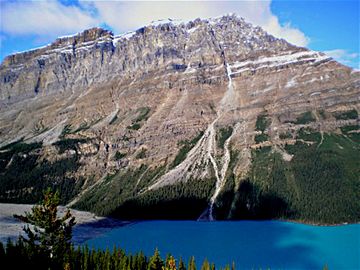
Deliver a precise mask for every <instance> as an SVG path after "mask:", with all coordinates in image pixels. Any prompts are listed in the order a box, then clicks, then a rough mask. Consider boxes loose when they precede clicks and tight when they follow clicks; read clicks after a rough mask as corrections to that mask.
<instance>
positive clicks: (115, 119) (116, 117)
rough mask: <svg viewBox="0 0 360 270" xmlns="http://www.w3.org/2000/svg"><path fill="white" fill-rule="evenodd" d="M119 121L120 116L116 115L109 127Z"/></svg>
mask: <svg viewBox="0 0 360 270" xmlns="http://www.w3.org/2000/svg"><path fill="white" fill-rule="evenodd" d="M117 120H118V116H117V114H115V116H114V117H113V118H112V119H111V120H110V122H109V125H113V124H115V123H116V121H117Z"/></svg>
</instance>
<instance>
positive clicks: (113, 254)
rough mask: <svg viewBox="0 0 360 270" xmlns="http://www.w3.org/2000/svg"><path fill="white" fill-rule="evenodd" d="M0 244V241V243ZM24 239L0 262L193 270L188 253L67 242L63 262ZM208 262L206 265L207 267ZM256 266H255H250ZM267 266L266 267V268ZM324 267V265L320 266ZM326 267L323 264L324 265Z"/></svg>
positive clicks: (42, 268) (41, 268)
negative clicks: (180, 255) (130, 251)
mask: <svg viewBox="0 0 360 270" xmlns="http://www.w3.org/2000/svg"><path fill="white" fill-rule="evenodd" d="M0 245H1V243H0ZM33 251H34V249H31V248H30V246H29V245H28V244H27V243H24V242H23V241H22V240H21V239H19V240H17V241H16V242H15V243H13V242H8V243H7V244H6V246H5V248H3V255H1V254H0V259H1V264H2V266H11V269H37V270H49V269H51V270H60V269H74V270H93V269H99V270H100V269H101V270H103V269H111V270H115V269H116V270H149V269H156V270H175V269H178V270H186V269H188V270H196V269H197V268H196V263H195V258H194V257H191V258H190V259H189V261H188V263H187V265H188V268H186V266H185V264H186V262H184V261H183V260H182V258H180V259H179V262H178V264H177V265H176V261H177V260H175V259H174V257H172V256H171V255H168V256H167V258H166V264H165V265H164V264H163V262H164V259H163V258H162V257H161V256H160V254H159V252H158V251H157V250H156V251H155V254H154V255H153V256H152V257H150V258H148V257H146V256H145V255H144V254H143V253H142V252H138V253H135V254H126V253H125V252H124V250H122V249H120V248H117V247H114V248H113V249H112V250H111V251H110V250H109V249H106V250H100V249H89V248H88V246H81V247H77V248H75V247H74V246H72V245H71V246H70V249H69V250H68V251H67V252H66V253H64V254H63V255H64V258H67V259H66V262H65V263H61V262H55V261H52V262H51V261H49V260H47V259H46V256H44V254H43V253H42V252H40V251H38V250H37V251H36V252H33ZM208 266H209V267H208ZM201 269H204V270H206V269H211V270H215V265H214V264H213V263H211V264H210V263H209V262H208V261H207V260H206V261H204V263H203V267H202V268H201ZM216 269H228V270H230V269H231V270H235V266H234V265H233V266H232V267H231V268H230V265H227V266H226V267H225V268H221V267H220V268H216ZM254 269H256V268H254ZM267 269H268V268H267ZM324 269H325V268H324ZM326 269H327V268H326Z"/></svg>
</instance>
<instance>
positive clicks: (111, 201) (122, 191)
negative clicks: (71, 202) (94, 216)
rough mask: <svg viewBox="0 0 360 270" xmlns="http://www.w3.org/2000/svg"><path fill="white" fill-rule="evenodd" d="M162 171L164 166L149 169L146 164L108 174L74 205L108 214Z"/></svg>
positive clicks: (100, 213)
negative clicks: (102, 181) (100, 183)
mask: <svg viewBox="0 0 360 270" xmlns="http://www.w3.org/2000/svg"><path fill="white" fill-rule="evenodd" d="M164 172H165V166H157V167H154V168H152V169H150V168H148V166H146V165H141V166H140V167H138V168H137V169H135V170H121V171H119V172H117V173H115V174H113V175H109V176H108V177H107V179H106V180H105V181H104V184H103V185H100V186H97V187H96V188H94V189H90V190H89V191H88V192H87V193H86V194H84V195H83V196H82V198H81V199H80V200H79V202H78V203H77V204H76V205H75V207H77V208H80V209H84V210H88V211H93V212H96V213H98V214H99V215H108V214H110V213H112V212H113V211H114V210H115V209H116V207H118V206H119V205H121V204H122V203H124V201H126V200H127V199H129V198H132V197H134V196H135V194H136V193H138V192H139V191H141V190H142V188H144V187H146V186H148V185H150V184H151V183H152V181H153V180H154V179H156V178H158V177H160V176H161V175H162V174H163V173H164Z"/></svg>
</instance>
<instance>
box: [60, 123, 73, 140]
mask: <svg viewBox="0 0 360 270" xmlns="http://www.w3.org/2000/svg"><path fill="white" fill-rule="evenodd" d="M67 134H71V125H65V126H64V128H63V130H62V131H61V134H60V136H59V137H60V138H61V139H63V138H65V136H66V135H67Z"/></svg>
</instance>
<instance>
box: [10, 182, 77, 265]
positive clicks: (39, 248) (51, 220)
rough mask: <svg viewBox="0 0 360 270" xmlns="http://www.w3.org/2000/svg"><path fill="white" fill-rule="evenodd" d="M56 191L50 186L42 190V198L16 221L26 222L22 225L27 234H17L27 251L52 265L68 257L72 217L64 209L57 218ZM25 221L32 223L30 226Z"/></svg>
mask: <svg viewBox="0 0 360 270" xmlns="http://www.w3.org/2000/svg"><path fill="white" fill-rule="evenodd" d="M59 201H60V199H59V194H58V193H57V192H56V193H53V192H52V191H51V190H50V189H48V190H46V191H45V192H44V200H43V201H42V202H41V204H39V205H35V206H34V207H33V208H32V210H31V212H30V213H29V212H25V215H24V216H17V215H15V217H16V218H18V219H19V220H21V221H23V222H26V223H28V224H27V225H26V226H24V231H25V233H26V236H27V237H21V238H20V239H22V240H24V242H25V243H27V245H28V247H29V250H30V252H34V253H37V254H41V256H44V257H45V258H46V259H48V260H49V261H50V263H51V265H52V268H54V269H56V268H64V266H65V263H66V262H67V261H68V260H69V254H70V246H71V237H72V227H73V226H74V225H75V218H74V217H73V216H72V215H71V213H70V210H67V211H66V213H65V214H64V216H63V217H61V218H58V217H57V207H58V206H59ZM29 224H31V225H34V228H33V229H31V228H30V226H29Z"/></svg>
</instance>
